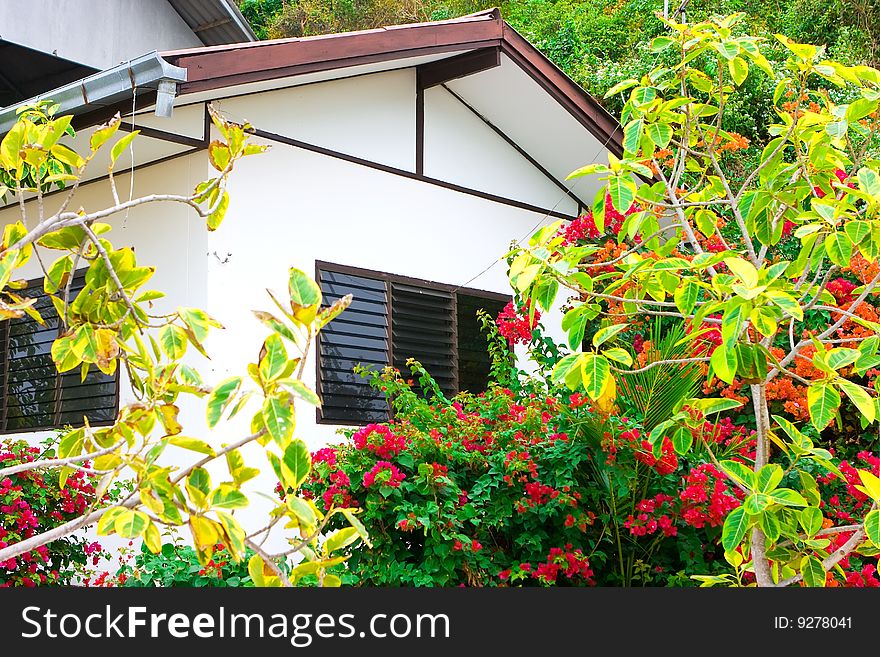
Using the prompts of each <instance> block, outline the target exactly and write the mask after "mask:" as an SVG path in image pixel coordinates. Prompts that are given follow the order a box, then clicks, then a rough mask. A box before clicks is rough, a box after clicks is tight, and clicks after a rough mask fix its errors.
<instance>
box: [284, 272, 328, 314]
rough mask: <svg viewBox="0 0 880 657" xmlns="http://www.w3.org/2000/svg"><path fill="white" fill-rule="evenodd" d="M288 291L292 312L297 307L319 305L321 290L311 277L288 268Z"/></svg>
mask: <svg viewBox="0 0 880 657" xmlns="http://www.w3.org/2000/svg"><path fill="white" fill-rule="evenodd" d="M288 290H289V292H290V305H291V307H292V308H294V310H295V309H296V307H297V306H302V307H309V306H319V305H320V304H321V288H320V287H318V284H317V283H315V281H314V280H312V278H311V276H309V275H308V274H306V273H305V272H304V271H302V270H300V269H297V268H296V267H291V268H290V276H289V281H288Z"/></svg>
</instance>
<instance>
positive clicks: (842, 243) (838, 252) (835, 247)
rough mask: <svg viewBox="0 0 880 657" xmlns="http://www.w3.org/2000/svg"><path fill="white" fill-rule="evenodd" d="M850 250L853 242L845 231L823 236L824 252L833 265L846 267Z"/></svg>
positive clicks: (850, 253)
mask: <svg viewBox="0 0 880 657" xmlns="http://www.w3.org/2000/svg"><path fill="white" fill-rule="evenodd" d="M852 252H853V243H852V241H851V240H850V239H849V237H847V235H846V233H834V234H832V235H829V236H828V237H827V238H825V253H826V254H828V259H829V260H831V262H833V263H834V264H835V265H838V266H840V267H848V266H849V264H850V263H849V261H850V260H851V259H852Z"/></svg>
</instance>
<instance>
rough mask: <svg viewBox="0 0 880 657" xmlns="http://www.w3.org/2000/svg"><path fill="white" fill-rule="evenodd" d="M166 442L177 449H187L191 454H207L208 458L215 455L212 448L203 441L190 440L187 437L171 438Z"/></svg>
mask: <svg viewBox="0 0 880 657" xmlns="http://www.w3.org/2000/svg"><path fill="white" fill-rule="evenodd" d="M168 442H169V443H170V444H171V445H177V446H178V447H182V448H183V449H188V450H190V451H191V452H198V453H199V454H207V455H208V456H214V455H215V454H216V452H215V451H214V448H213V447H211V446H210V445H209V444H208V443H206V442H205V441H204V440H199V439H198V438H190V437H188V436H171V437H170V438H169V439H168Z"/></svg>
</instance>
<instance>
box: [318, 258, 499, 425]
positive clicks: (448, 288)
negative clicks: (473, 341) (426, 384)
mask: <svg viewBox="0 0 880 657" xmlns="http://www.w3.org/2000/svg"><path fill="white" fill-rule="evenodd" d="M322 271H325V272H333V273H338V274H350V275H352V276H361V277H363V278H372V279H375V280H378V281H383V282H384V283H385V289H386V294H387V298H388V302H387V303H388V322H387V327H386V331H387V334H386V340H387V343H388V362H389V364H391V363H393V362H394V349H393V346H392V344H393V339H392V334H391V332H392V322H393V315H394V308H393V306H392V303H391V284H392V283H399V284H403V285H412V286H414V287H424V288H427V289H432V290H438V291H442V292H449V293H450V294H452V299H453V304H454V305H453V310H452V316H453V317H455V316H457V296H456V295H457V294H464V295H469V296H474V297H481V298H485V299H491V300H493V301H499V302H505V303H506V302H508V301H510V300H511V299H512V297H511V296H510V295H509V294H502V293H500V292H492V291H490V290H480V289H478V288H472V287H459V286H456V285H450V284H448V283H438V282H437V281H430V280H427V279H423V278H415V277H412V276H403V275H401V274H393V273H391V272H385V271H380V270H376V269H367V268H364V267H354V266H351V265H342V264H339V263H335V262H327V261H325V260H315V280H316V281H320V280H321V272H322ZM453 335H454V339H453V354H454V358H455V364H456V366H455V367H454V368H453V369H454V370H455V371H457V369H458V367H457V366H458V335H457V322H456V328H455V331H454V334H453ZM317 339H320V336H319V338H317ZM320 353H321V352H320V346H319V345H316V346H315V387H316V389H317V390H316V391H317V393H318V395H319V396H320V395H321V387H322V386H321V355H320ZM456 378H457V377H456ZM457 386H458V381H457V380H456V387H457ZM315 418H316V422H317V423H318V424H328V425H336V426H362V425H363V424H364V422H356V421H351V420H338V419H325V418H324V417H323V415H322V413H321V408H320V407H318V408H317V409H316V410H315Z"/></svg>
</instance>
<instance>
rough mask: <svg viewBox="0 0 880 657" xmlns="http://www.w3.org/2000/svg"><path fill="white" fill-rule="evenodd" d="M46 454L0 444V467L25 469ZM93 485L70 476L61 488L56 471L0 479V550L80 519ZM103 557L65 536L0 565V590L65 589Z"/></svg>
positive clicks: (97, 548)
mask: <svg viewBox="0 0 880 657" xmlns="http://www.w3.org/2000/svg"><path fill="white" fill-rule="evenodd" d="M49 449H51V447H50V448H49ZM46 451H47V450H44V449H43V448H41V447H35V446H31V445H29V444H28V443H26V442H24V441H22V440H13V441H10V442H5V441H0V467H4V468H5V467H9V466H13V465H16V464H19V463H31V462H33V461H35V460H37V459H40V458H42V457H43V456H44V453H45V452H46ZM50 456H51V455H50ZM95 484H96V481H95V480H94V478H93V477H87V476H86V475H85V474H84V473H83V472H81V471H74V472H72V473H70V475H69V476H68V477H67V480H66V482H65V484H64V486H63V487H62V486H61V485H60V482H59V473H58V471H57V470H49V469H46V470H26V471H24V472H20V473H17V474H12V475H10V476H7V477H4V478H3V479H0V548H4V547H6V546H7V545H9V544H12V543H16V542H18V541H21V540H23V539H27V538H30V537H31V536H33V535H34V534H36V533H38V532H42V531H45V530H47V529H51V528H52V527H55V526H57V525H60V524H62V523H65V522H67V521H69V520H73V519H74V518H78V517H79V516H81V515H82V514H83V512H84V511H85V510H86V509H87V508H88V507H89V506H90V505H91V504H92V503H93V502H94V501H95ZM109 498H110V496H108V499H109ZM103 554H104V553H103V549H102V547H101V545H100V544H99V543H95V542H89V541H88V540H87V539H86V538H84V537H82V536H76V535H74V536H68V537H65V538H62V539H59V540H56V541H53V542H51V543H49V544H47V545H43V546H40V547H38V548H36V549H34V550H31V551H29V552H25V553H23V554H21V555H20V556H18V557H16V558H12V559H9V560H7V561H5V562H2V563H0V587H11V586H26V587H34V586H39V585H43V584H70V583H72V582H73V581H74V579H75V578H76V577H77V575H78V574H79V573H80V572H81V571H83V570H85V569H87V568H88V567H89V566H93V565H95V564H97V562H98V560H99V558H100V557H101V556H102V555H103Z"/></svg>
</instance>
